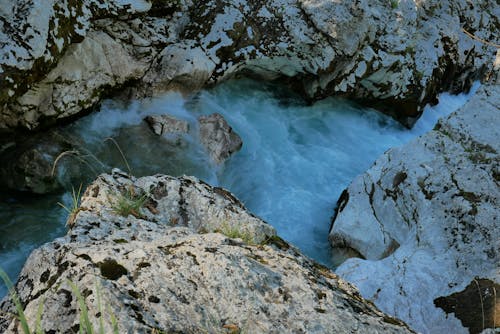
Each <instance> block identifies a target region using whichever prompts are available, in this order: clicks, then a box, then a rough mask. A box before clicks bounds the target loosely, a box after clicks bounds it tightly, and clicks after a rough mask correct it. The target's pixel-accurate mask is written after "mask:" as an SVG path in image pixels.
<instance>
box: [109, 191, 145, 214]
mask: <svg viewBox="0 0 500 334" xmlns="http://www.w3.org/2000/svg"><path fill="white" fill-rule="evenodd" d="M148 198H149V195H148V194H144V195H141V196H139V195H136V194H135V193H134V191H133V188H129V189H128V190H127V191H126V192H125V193H124V194H123V193H121V194H119V195H118V197H117V200H116V202H115V204H114V205H113V206H112V208H113V211H114V212H115V213H116V214H118V215H120V216H123V217H128V216H129V215H132V216H134V217H136V218H141V217H142V215H141V208H142V206H143V205H144V203H145V202H146V201H147V199H148Z"/></svg>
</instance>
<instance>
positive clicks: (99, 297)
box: [96, 283, 106, 334]
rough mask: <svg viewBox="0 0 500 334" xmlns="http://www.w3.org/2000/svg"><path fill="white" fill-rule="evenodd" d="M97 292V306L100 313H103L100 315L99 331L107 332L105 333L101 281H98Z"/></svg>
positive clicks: (101, 332) (101, 333) (102, 333)
mask: <svg viewBox="0 0 500 334" xmlns="http://www.w3.org/2000/svg"><path fill="white" fill-rule="evenodd" d="M96 293H97V307H98V309H99V314H100V315H101V316H100V317H99V333H100V334H106V333H104V320H103V318H104V313H103V312H102V304H101V285H100V284H99V283H96Z"/></svg>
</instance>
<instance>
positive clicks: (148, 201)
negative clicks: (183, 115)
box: [0, 171, 411, 333]
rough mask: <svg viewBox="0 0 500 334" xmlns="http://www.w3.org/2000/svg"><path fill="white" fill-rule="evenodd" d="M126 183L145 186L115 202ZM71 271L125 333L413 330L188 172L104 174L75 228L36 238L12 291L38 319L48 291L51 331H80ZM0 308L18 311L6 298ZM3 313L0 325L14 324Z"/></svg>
mask: <svg viewBox="0 0 500 334" xmlns="http://www.w3.org/2000/svg"><path fill="white" fill-rule="evenodd" d="M124 192H128V195H127V196H131V197H133V196H140V197H141V196H143V195H142V194H143V192H145V193H147V194H148V195H147V196H146V197H144V199H145V201H144V202H143V203H142V207H140V208H139V209H138V210H137V212H135V213H134V214H130V215H128V216H122V215H119V214H117V211H116V208H117V202H116V200H117V198H120V196H124ZM125 194H126V193H125ZM141 198H142V197H141ZM224 225H227V226H230V227H231V228H230V229H229V230H228V229H226V227H224ZM214 230H220V231H221V232H223V233H225V234H226V235H224V234H221V233H212V232H210V231H214ZM196 231H199V232H204V233H202V234H198V233H196ZM232 231H233V232H232ZM234 231H236V233H235V232H234ZM244 231H249V232H250V234H249V235H250V236H251V237H252V239H251V240H249V239H247V238H246V237H244V234H245V233H244ZM206 232H210V233H206ZM68 280H70V281H71V282H73V283H74V284H75V285H76V286H77V287H78V288H79V291H80V293H81V294H82V296H84V297H83V298H84V299H85V304H86V305H87V308H88V309H89V311H88V314H89V318H90V321H91V323H92V324H93V326H94V328H98V326H99V318H100V319H103V322H104V329H105V332H112V330H111V321H110V318H111V315H113V316H114V317H116V320H117V326H118V332H119V333H149V332H152V331H153V330H160V331H162V332H167V333H171V332H178V333H179V332H182V333H203V332H207V333H226V332H227V333H231V332H232V333H234V332H240V331H241V332H251V333H284V332H306V333H325V332H335V333H352V332H370V333H411V330H409V329H408V328H407V327H406V326H405V325H404V324H403V323H402V322H401V321H399V320H396V319H393V318H390V317H388V316H386V315H384V314H383V313H381V312H380V311H378V310H377V309H376V308H375V307H374V306H373V304H371V303H368V302H366V301H365V300H363V299H362V298H361V297H360V296H359V294H358V292H357V291H356V289H355V288H354V287H352V286H351V285H350V284H348V283H346V282H344V281H342V280H340V279H339V278H338V277H337V276H336V275H335V274H333V273H332V272H331V271H329V270H328V269H326V268H325V267H322V266H320V265H318V264H316V263H314V262H312V261H311V260H310V259H308V258H306V257H304V256H303V255H301V254H300V253H298V251H297V250H296V249H295V248H293V247H291V246H290V245H288V244H287V243H286V242H284V241H283V240H281V239H279V238H278V237H276V236H275V235H274V229H273V228H272V227H270V226H269V225H267V224H266V223H264V222H262V221H261V220H260V219H258V218H256V217H254V216H252V215H251V214H250V213H248V212H247V211H246V210H245V209H244V207H243V206H242V205H241V204H240V203H239V202H238V201H237V200H236V199H235V198H234V197H232V195H231V194H230V193H228V192H227V191H225V190H222V189H219V188H212V187H209V186H208V185H206V184H204V183H202V182H201V181H199V180H196V179H194V178H190V177H181V178H174V177H169V176H164V175H157V176H152V177H144V178H139V179H134V178H131V177H128V176H127V175H126V174H123V173H121V172H119V171H115V172H114V173H113V175H102V176H100V177H99V178H98V179H97V180H96V181H95V182H94V183H93V184H91V185H90V186H89V187H88V188H87V190H86V192H85V194H84V196H83V198H82V203H81V206H80V209H79V211H78V213H77V214H76V216H75V220H74V221H73V222H72V228H71V229H70V231H69V232H68V234H67V235H66V236H65V237H63V238H59V239H56V240H55V241H54V242H52V243H48V244H46V245H44V246H42V247H40V248H39V249H37V250H35V251H34V252H33V253H32V254H31V256H30V257H29V259H28V261H27V262H26V264H25V266H24V268H23V270H22V272H21V275H20V279H19V281H18V283H17V291H18V293H19V296H20V299H21V300H22V302H23V305H26V307H25V313H26V315H27V318H28V319H29V321H30V323H31V324H33V322H34V319H35V315H36V312H37V308H38V304H39V303H41V302H42V301H43V303H44V308H43V316H42V328H43V330H44V331H45V332H50V331H53V332H58V333H60V332H64V333H65V332H73V331H78V328H79V324H80V316H79V314H80V311H79V310H78V301H77V298H76V297H75V295H74V293H73V292H72V288H71V287H70V286H69V283H68ZM99 305H100V306H99ZM0 308H1V309H2V311H12V305H11V304H10V302H9V301H8V299H6V300H4V301H3V302H2V304H1V306H0ZM3 319H4V320H3V321H0V330H5V333H15V332H16V331H18V330H19V328H18V327H17V326H19V324H18V323H17V322H16V321H14V320H12V319H8V318H3Z"/></svg>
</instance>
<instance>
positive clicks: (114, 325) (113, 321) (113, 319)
mask: <svg viewBox="0 0 500 334" xmlns="http://www.w3.org/2000/svg"><path fill="white" fill-rule="evenodd" d="M108 314H109V318H110V319H111V327H112V328H113V334H120V332H119V331H118V320H116V317H115V315H114V314H113V312H111V308H110V307H109V306H108Z"/></svg>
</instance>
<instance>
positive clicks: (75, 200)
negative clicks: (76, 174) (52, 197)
mask: <svg viewBox="0 0 500 334" xmlns="http://www.w3.org/2000/svg"><path fill="white" fill-rule="evenodd" d="M81 196H82V184H81V183H80V187H78V191H75V187H72V189H71V206H70V207H67V206H66V205H64V204H62V203H61V202H57V204H58V205H59V206H60V207H62V208H63V209H64V210H66V212H68V214H69V216H68V220H67V225H70V226H71V225H73V222H74V221H75V218H76V215H77V214H78V212H79V211H80V200H81Z"/></svg>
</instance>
